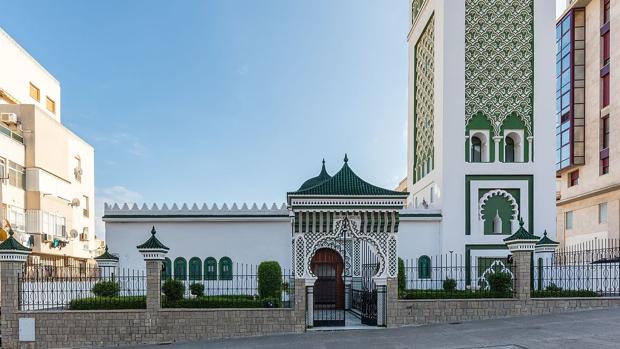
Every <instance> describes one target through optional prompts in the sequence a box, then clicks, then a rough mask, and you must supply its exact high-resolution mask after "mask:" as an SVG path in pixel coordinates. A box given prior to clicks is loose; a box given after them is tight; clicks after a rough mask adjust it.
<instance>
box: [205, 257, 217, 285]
mask: <svg viewBox="0 0 620 349" xmlns="http://www.w3.org/2000/svg"><path fill="white" fill-rule="evenodd" d="M205 280H217V260H215V258H213V257H207V258H206V259H205Z"/></svg>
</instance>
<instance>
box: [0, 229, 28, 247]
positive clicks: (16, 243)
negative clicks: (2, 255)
mask: <svg viewBox="0 0 620 349" xmlns="http://www.w3.org/2000/svg"><path fill="white" fill-rule="evenodd" d="M13 234H14V233H13V229H11V228H9V238H8V239H6V240H4V241H2V243H0V251H23V252H30V251H32V249H30V248H28V247H26V246H24V245H22V244H20V243H19V241H17V240H15V238H14V237H13Z"/></svg>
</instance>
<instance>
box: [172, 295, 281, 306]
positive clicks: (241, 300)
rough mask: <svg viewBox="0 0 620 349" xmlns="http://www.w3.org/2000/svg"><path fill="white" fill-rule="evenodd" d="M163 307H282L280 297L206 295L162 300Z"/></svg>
mask: <svg viewBox="0 0 620 349" xmlns="http://www.w3.org/2000/svg"><path fill="white" fill-rule="evenodd" d="M162 307H163V308H282V301H280V299H279V298H262V299H259V298H257V299H254V298H252V297H251V296H250V297H249V298H248V297H247V296H242V297H234V296H206V297H196V298H191V299H181V300H177V301H169V300H166V299H164V300H163V301H162Z"/></svg>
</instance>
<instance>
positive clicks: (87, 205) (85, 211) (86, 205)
mask: <svg viewBox="0 0 620 349" xmlns="http://www.w3.org/2000/svg"><path fill="white" fill-rule="evenodd" d="M82 198H83V200H84V209H82V215H84V217H88V216H90V199H89V198H88V196H86V195H84V196H82Z"/></svg>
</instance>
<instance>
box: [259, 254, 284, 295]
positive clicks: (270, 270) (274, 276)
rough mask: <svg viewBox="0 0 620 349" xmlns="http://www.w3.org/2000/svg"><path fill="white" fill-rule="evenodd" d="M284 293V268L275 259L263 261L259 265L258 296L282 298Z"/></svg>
mask: <svg viewBox="0 0 620 349" xmlns="http://www.w3.org/2000/svg"><path fill="white" fill-rule="evenodd" d="M281 294H282V269H281V268H280V264H279V263H278V262H275V261H267V262H261V264H260V265H259V266H258V296H259V297H260V298H278V299H279V298H280V297H281Z"/></svg>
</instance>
